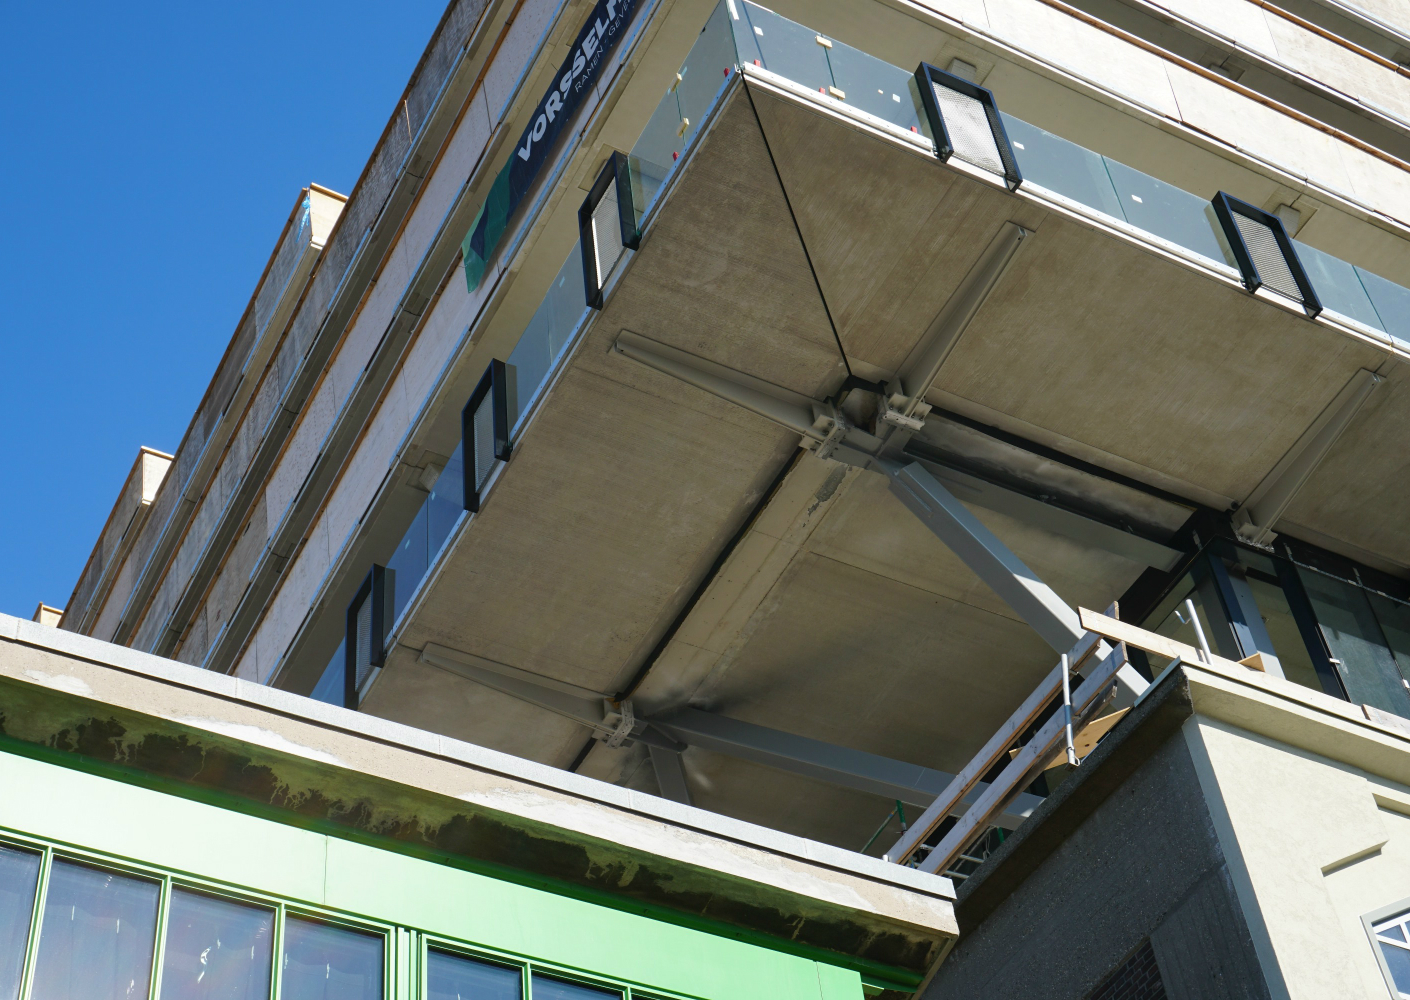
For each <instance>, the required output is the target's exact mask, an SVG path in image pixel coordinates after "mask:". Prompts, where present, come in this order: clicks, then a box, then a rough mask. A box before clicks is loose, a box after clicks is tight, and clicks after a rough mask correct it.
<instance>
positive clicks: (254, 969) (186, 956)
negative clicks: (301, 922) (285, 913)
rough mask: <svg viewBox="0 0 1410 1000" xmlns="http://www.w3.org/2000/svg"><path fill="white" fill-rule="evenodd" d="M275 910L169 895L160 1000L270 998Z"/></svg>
mask: <svg viewBox="0 0 1410 1000" xmlns="http://www.w3.org/2000/svg"><path fill="white" fill-rule="evenodd" d="M273 964H274V910H273V909H271V908H267V907H261V906H248V905H245V904H243V903H237V902H234V901H233V900H229V899H222V898H220V897H218V896H207V895H205V894H204V893H199V892H191V891H189V890H187V889H173V890H172V891H171V909H170V912H169V913H168V915H167V930H166V955H165V957H164V959H163V961H162V993H161V995H162V1000H267V998H268V997H269V984H270V978H271V973H272V971H273Z"/></svg>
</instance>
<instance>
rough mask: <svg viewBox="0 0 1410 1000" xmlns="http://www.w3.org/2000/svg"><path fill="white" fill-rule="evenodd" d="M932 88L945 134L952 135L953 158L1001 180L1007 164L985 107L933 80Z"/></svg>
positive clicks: (972, 98) (976, 100)
mask: <svg viewBox="0 0 1410 1000" xmlns="http://www.w3.org/2000/svg"><path fill="white" fill-rule="evenodd" d="M930 86H931V87H932V88H933V89H934V91H935V103H936V104H937V105H938V106H939V108H940V114H941V116H942V117H943V118H944V119H945V130H946V131H947V132H948V133H949V134H950V143H951V145H953V146H954V149H955V152H954V155H955V156H958V157H959V158H960V159H961V160H964V161H965V162H966V163H970V164H973V165H974V166H976V167H979V168H980V169H981V170H987V171H989V172H990V173H993V174H999V175H1000V176H1002V175H1003V173H1004V160H1003V157H1002V156H1000V155H999V145H998V143H997V142H996V141H995V140H994V129H993V127H992V126H991V125H990V124H989V114H988V112H987V111H986V110H985V108H984V104H983V103H982V102H981V101H979V100H978V99H977V98H974V97H970V96H969V95H968V94H961V93H960V92H959V91H957V90H951V89H950V88H949V87H945V86H942V85H940V84H938V83H936V82H934V81H933V80H932V81H931V83H930Z"/></svg>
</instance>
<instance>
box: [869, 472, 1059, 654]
mask: <svg viewBox="0 0 1410 1000" xmlns="http://www.w3.org/2000/svg"><path fill="white" fill-rule="evenodd" d="M887 472H888V474H889V476H890V479H891V492H892V493H894V494H896V496H897V497H899V498H900V500H901V502H902V503H904V504H905V505H906V508H907V509H908V510H909V511H910V512H911V513H912V514H914V515H915V516H916V517H918V518H920V520H921V523H923V524H924V525H925V526H926V527H927V528H929V529H930V531H931V532H932V533H933V534H934V535H935V537H936V538H938V539H940V541H942V542H944V543H945V545H946V547H947V548H949V549H950V550H951V551H952V552H954V553H955V555H957V556H959V557H960V560H961V561H962V562H963V563H964V564H965V565H966V566H968V567H969V568H970V569H971V570H973V571H974V573H975V575H976V576H978V577H979V578H980V579H981V580H983V581H984V582H985V583H986V584H988V585H989V587H990V588H991V589H993V591H994V593H996V594H998V595H999V596H1000V597H1001V598H1003V600H1004V603H1005V604H1007V605H1008V606H1009V607H1011V608H1013V610H1014V611H1015V612H1017V613H1018V616H1019V617H1020V618H1022V619H1023V620H1024V621H1026V622H1027V623H1028V624H1029V625H1032V626H1033V629H1034V631H1036V632H1037V633H1038V634H1039V635H1040V636H1042V637H1043V640H1044V641H1045V642H1046V643H1047V644H1048V645H1050V646H1052V647H1053V649H1055V650H1056V651H1057V652H1059V653H1066V652H1067V651H1068V650H1069V649H1071V648H1072V647H1073V646H1075V645H1076V644H1077V642H1078V640H1079V639H1081V638H1082V631H1083V629H1082V625H1081V623H1080V622H1079V621H1078V620H1077V612H1076V611H1073V610H1072V608H1070V607H1068V606H1067V603H1066V602H1065V601H1064V600H1063V599H1062V598H1060V597H1058V595H1057V594H1056V593H1054V591H1053V588H1051V587H1049V586H1048V585H1047V584H1046V583H1044V582H1043V581H1042V580H1040V579H1039V578H1038V574H1036V573H1034V572H1033V571H1032V570H1031V569H1029V568H1028V567H1027V566H1025V565H1024V564H1023V560H1021V559H1019V558H1018V556H1016V555H1014V554H1013V553H1012V552H1011V551H1009V547H1008V546H1007V545H1005V544H1004V543H1003V542H1001V541H999V539H998V536H996V535H995V534H994V533H993V532H992V531H990V530H989V529H988V528H986V527H985V526H984V524H983V522H981V521H980V520H979V518H977V517H975V516H974V515H973V514H971V513H970V512H969V508H967V507H966V506H965V505H964V504H962V503H960V502H959V501H958V500H957V499H955V495H954V494H953V493H951V492H950V491H949V490H947V489H945V487H943V486H941V485H940V482H939V480H937V479H936V478H935V477H934V476H932V475H931V474H930V473H929V472H928V471H926V469H925V468H924V467H923V466H922V465H920V463H918V462H911V463H910V464H908V465H904V466H890V467H888V468H887Z"/></svg>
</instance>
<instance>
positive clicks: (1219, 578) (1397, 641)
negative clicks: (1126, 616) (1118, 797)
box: [1146, 540, 1410, 719]
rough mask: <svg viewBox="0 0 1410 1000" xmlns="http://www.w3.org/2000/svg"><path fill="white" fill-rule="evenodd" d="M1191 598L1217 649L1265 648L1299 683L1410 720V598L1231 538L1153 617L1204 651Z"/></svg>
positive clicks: (1205, 557)
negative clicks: (1187, 603)
mask: <svg viewBox="0 0 1410 1000" xmlns="http://www.w3.org/2000/svg"><path fill="white" fill-rule="evenodd" d="M1186 599H1189V600H1191V601H1193V603H1194V606H1195V612H1196V615H1197V616H1198V619H1199V622H1200V624H1201V626H1202V628H1203V629H1204V633H1205V636H1206V638H1207V640H1208V642H1209V644H1210V647H1211V651H1212V652H1213V653H1215V654H1216V655H1218V656H1222V657H1224V658H1225V659H1231V660H1242V659H1245V658H1246V657H1249V656H1252V655H1254V654H1260V655H1261V657H1262V658H1263V660H1264V662H1265V664H1269V665H1270V666H1273V667H1276V669H1277V670H1280V671H1281V672H1282V674H1283V676H1284V677H1286V678H1287V679H1288V680H1290V681H1293V682H1294V683H1297V684H1301V685H1303V686H1304V687H1309V688H1312V689H1313V690H1317V691H1323V692H1325V693H1327V694H1331V695H1333V696H1335V697H1338V698H1343V699H1346V700H1348V701H1351V702H1353V703H1355V704H1364V705H1370V706H1372V707H1374V708H1378V709H1380V710H1382V711H1385V712H1390V713H1392V714H1394V715H1398V716H1401V717H1402V718H1407V719H1410V683H1407V678H1410V605H1408V604H1406V603H1404V602H1402V601H1400V600H1398V599H1396V598H1394V597H1391V596H1388V595H1387V594H1384V593H1381V592H1379V591H1377V590H1374V589H1371V588H1368V587H1366V586H1364V585H1363V584H1361V583H1360V582H1353V581H1351V580H1346V579H1342V578H1339V577H1336V576H1332V575H1330V574H1328V573H1324V572H1320V571H1318V570H1316V569H1312V568H1310V567H1307V566H1304V565H1300V564H1299V563H1297V562H1295V561H1293V560H1292V559H1290V558H1286V557H1285V556H1283V555H1268V554H1266V553H1264V552H1261V551H1255V550H1252V549H1247V548H1244V547H1242V546H1238V545H1235V544H1233V543H1231V542H1228V541H1223V540H1221V541H1219V542H1216V543H1214V544H1213V545H1211V546H1209V547H1208V548H1207V549H1206V550H1205V551H1204V552H1202V553H1201V554H1200V555H1199V557H1198V558H1196V559H1195V560H1194V562H1193V564H1192V565H1191V567H1190V568H1189V570H1188V571H1187V572H1186V573H1185V574H1184V575H1183V576H1182V577H1181V578H1180V579H1179V580H1177V581H1176V583H1175V585H1174V586H1173V587H1172V588H1171V589H1170V590H1169V591H1168V593H1167V595H1166V597H1165V599H1164V600H1163V601H1161V602H1160V604H1158V605H1157V606H1156V608H1155V609H1154V610H1153V611H1152V612H1151V614H1150V615H1149V616H1148V617H1147V619H1146V627H1148V628H1151V629H1152V630H1153V631H1156V632H1159V633H1160V634H1161V635H1166V636H1169V637H1170V638H1172V639H1176V640H1178V641H1180V642H1183V643H1186V644H1187V645H1190V646H1195V647H1196V648H1198V646H1199V643H1198V639H1197V636H1196V633H1195V629H1194V624H1193V622H1191V621H1190V618H1189V613H1188V611H1187V610H1186V608H1185V601H1186ZM1153 666H1154V667H1155V668H1157V669H1158V667H1159V666H1160V665H1158V664H1157V665H1153Z"/></svg>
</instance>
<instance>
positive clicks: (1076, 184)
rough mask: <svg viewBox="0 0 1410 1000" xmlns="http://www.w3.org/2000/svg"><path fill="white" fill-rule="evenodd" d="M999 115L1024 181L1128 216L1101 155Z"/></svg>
mask: <svg viewBox="0 0 1410 1000" xmlns="http://www.w3.org/2000/svg"><path fill="white" fill-rule="evenodd" d="M1000 116H1001V117H1002V118H1003V120H1004V131H1005V132H1006V133H1008V137H1009V143H1010V144H1011V145H1012V146H1013V155H1014V159H1016V160H1018V169H1019V171H1020V172H1021V173H1022V174H1023V181H1024V183H1025V184H1027V183H1029V182H1030V181H1031V182H1032V183H1034V184H1037V185H1039V186H1041V187H1045V188H1047V189H1048V190H1049V191H1052V192H1055V193H1056V194H1060V195H1062V196H1063V197H1065V198H1071V199H1072V200H1073V201H1075V202H1078V203H1080V204H1083V205H1086V206H1087V207H1088V208H1094V209H1096V210H1097V211H1098V212H1102V213H1104V214H1106V215H1110V216H1112V217H1114V218H1117V219H1124V218H1126V216H1125V215H1124V214H1122V211H1121V200H1120V199H1119V198H1118V197H1117V196H1116V189H1115V188H1114V187H1112V184H1111V177H1110V176H1109V175H1108V174H1107V169H1106V164H1105V163H1104V162H1103V160H1102V158H1101V157H1100V156H1098V155H1097V154H1096V153H1094V152H1092V151H1091V150H1090V149H1083V148H1082V147H1081V146H1079V145H1077V144H1076V143H1075V142H1068V141H1067V140H1066V139H1059V138H1058V137H1057V136H1055V135H1053V134H1052V133H1051V132H1045V131H1043V130H1042V129H1040V128H1039V127H1038V126H1036V125H1030V124H1028V123H1027V122H1026V121H1023V120H1022V119H1019V118H1014V117H1013V116H1012V115H1006V114H1003V113H1002V112H1000Z"/></svg>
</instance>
